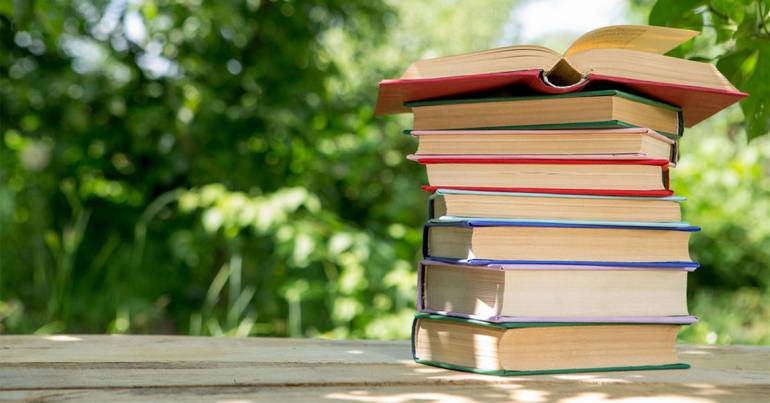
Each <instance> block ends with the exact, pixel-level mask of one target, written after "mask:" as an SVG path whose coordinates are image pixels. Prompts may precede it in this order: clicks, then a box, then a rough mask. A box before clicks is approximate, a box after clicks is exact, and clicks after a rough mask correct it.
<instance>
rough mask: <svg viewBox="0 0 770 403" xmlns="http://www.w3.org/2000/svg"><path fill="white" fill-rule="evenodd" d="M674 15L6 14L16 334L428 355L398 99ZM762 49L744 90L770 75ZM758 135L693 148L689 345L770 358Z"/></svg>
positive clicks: (178, 9) (709, 136)
mask: <svg viewBox="0 0 770 403" xmlns="http://www.w3.org/2000/svg"><path fill="white" fill-rule="evenodd" d="M659 3H661V2H659ZM662 3H669V4H664V5H663V6H661V5H658V6H657V7H658V9H657V11H656V13H657V15H658V17H655V18H659V19H661V21H664V22H666V23H668V24H670V25H675V26H685V27H689V26H691V25H692V24H694V22H693V21H694V19H695V20H697V19H700V20H698V21H701V22H700V24H701V25H704V21H705V22H706V23H705V27H704V28H703V30H704V34H703V35H702V36H701V37H700V38H698V39H697V40H696V41H694V43H691V44H689V45H688V46H686V47H685V48H683V49H681V50H679V51H678V52H679V53H678V54H679V55H687V56H688V57H695V58H700V59H702V60H712V61H717V60H718V58H720V57H723V56H724V55H725V54H726V53H725V52H726V51H727V50H729V49H733V48H735V47H736V46H738V47H739V48H740V47H741V46H744V45H741V44H740V43H739V42H736V41H734V40H733V39H732V37H725V34H724V32H734V31H736V30H738V31H740V30H741V29H743V28H741V27H743V25H740V24H737V22H738V21H743V20H748V18H749V16H750V15H751V14H750V11H751V10H752V9H751V7H754V6H753V5H751V6H747V7H744V8H745V9H746V10H749V11H746V12H744V11H740V12H738V11H736V10H743V9H741V7H743V6H740V7H737V6H734V5H732V3H739V2H731V1H722V2H707V1H704V2H701V3H703V6H702V7H701V6H698V7H700V8H697V9H696V10H695V11H696V12H695V13H694V14H693V13H691V14H687V10H684V11H682V10H683V9H681V10H680V8H681V7H679V8H677V7H674V6H673V5H672V4H675V3H676V2H673V1H665V0H662ZM687 3H688V4H689V3H691V2H687ZM694 3H698V2H694ZM711 3H720V4H721V3H724V4H727V6H726V7H728V9H727V10H725V9H723V8H720V7H725V6H724V4H723V5H721V6H718V5H713V4H711ZM654 4H655V2H654V1H645V0H635V1H611V0H595V1H569V0H552V1H513V0H509V1H504V0H478V1H459V0H458V1H449V0H446V1H437V0H432V1H419V2H417V1H385V2H379V1H371V2H349V1H345V0H324V1H318V2H312V4H310V2H307V3H306V2H301V1H260V0H248V1H243V2H241V1H218V2H202V1H200V0H180V1H163V0H155V1H154V0H128V1H125V0H112V1H85V0H84V1H73V2H61V3H57V2H51V3H47V2H34V3H33V2H29V3H27V2H13V1H10V0H2V1H0V41H1V43H2V47H1V48H0V73H2V74H0V83H1V84H2V85H0V96H1V97H2V98H1V99H2V109H0V118H1V119H2V120H1V121H0V124H1V126H0V140H1V141H0V333H38V334H53V333H92V332H99V333H102V332H109V333H179V334H194V335H233V336H247V335H252V336H255V335H256V336H268V335H269V336H293V337H331V338H381V339H398V338H406V337H408V335H409V332H410V330H411V328H410V324H411V319H412V316H413V314H414V305H415V303H414V299H415V294H416V291H415V282H416V275H415V265H416V262H417V261H418V260H419V257H420V256H419V253H420V252H419V250H420V248H419V245H420V239H421V224H422V222H423V221H424V220H425V205H426V198H427V195H426V194H425V193H423V192H422V191H420V190H419V185H421V184H423V183H425V178H424V174H423V172H422V169H420V168H419V166H417V165H416V164H414V163H410V162H408V161H406V160H405V159H404V156H405V155H406V154H408V153H410V152H412V151H413V150H414V148H415V146H416V144H415V141H414V140H413V139H411V138H409V137H407V136H404V135H402V134H400V133H401V130H402V129H404V128H407V127H409V126H410V118H409V117H408V116H397V117H384V118H383V117H374V116H373V103H374V99H375V97H376V91H377V86H376V84H377V82H378V81H379V80H381V79H383V78H394V77H398V76H399V75H400V74H401V72H402V71H403V70H404V69H405V68H406V67H407V66H408V65H409V63H411V62H412V61H414V60H417V59H421V58H427V57H435V56H440V55H448V54H454V53H460V52H467V51H472V50H482V49H487V48H490V47H495V46H503V45H508V44H517V43H535V44H541V45H545V46H549V47H551V48H553V49H555V50H557V51H562V50H564V49H566V47H567V46H568V45H569V43H570V42H571V41H572V40H573V39H575V38H576V37H577V36H578V35H580V34H581V33H583V32H585V31H588V30H590V29H593V28H598V27H601V26H605V25H611V24H624V23H647V21H648V16H649V15H650V12H651V10H652V8H653V6H654ZM676 4H681V2H680V3H676ZM762 7H764V6H760V5H757V8H756V13H757V14H758V15H761V16H763V18H764V16H767V12H768V10H766V9H764V8H762ZM669 10H670V11H669ZM723 14H724V15H723ZM720 18H722V19H723V20H724V24H722V23H719V22H720V21H722V20H720ZM763 21H764V20H763ZM717 23H719V24H717ZM731 24H732V25H731ZM749 28H751V27H749ZM749 28H746V29H749ZM751 29H754V28H751ZM756 29H758V30H760V31H759V32H760V34H759V36H758V37H757V38H759V39H756V41H757V44H756V47H757V49H760V50H756V52H754V53H752V52H753V50H752V49H753V48H750V46H753V45H746V46H749V49H748V50H746V49H743V48H741V49H743V50H740V49H739V50H740V52H744V53H739V58H738V59H736V60H738V62H739V66H738V67H737V68H736V69H737V70H736V71H739V72H740V74H743V75H744V76H746V75H747V74H749V73H751V72H752V71H754V70H755V69H757V71H759V70H761V69H762V68H763V66H770V64H769V63H770V62H769V61H768V60H770V46H769V45H768V43H770V39H768V38H770V33H768V32H767V28H766V27H765V28H764V31H762V27H761V26H759V27H758V28H756ZM762 32H764V33H766V34H767V36H766V37H763V36H762V35H764V34H763V33H762ZM762 38H764V39H762ZM762 40H764V41H765V42H761V43H760V41H762ZM736 43H737V45H736ZM762 46H764V47H762ZM762 49H764V50H762ZM762 52H767V53H762ZM763 55H765V56H763ZM730 60H733V59H730ZM730 60H728V62H730ZM741 63H742V64H741ZM763 63H765V64H764V65H763ZM757 66H759V67H757ZM767 71H770V68H768V69H767ZM747 72H748V73H747ZM736 74H737V73H736ZM768 74H770V73H768ZM736 77H737V76H736ZM756 77H759V78H757V80H759V79H761V78H762V77H760V75H759V74H756ZM731 78H732V77H731ZM744 78H745V77H744ZM766 78H767V80H765V81H764V82H765V83H768V84H767V85H765V86H764V87H761V86H757V87H756V88H757V92H756V93H755V92H754V91H753V90H752V89H750V90H749V92H752V94H754V96H753V98H752V99H754V100H756V101H755V102H756V103H755V104H754V105H760V106H757V107H756V108H759V109H756V111H757V112H756V116H759V117H760V118H763V119H764V117H766V116H767V115H762V113H764V112H762V111H763V109H762V108H763V107H761V105H762V104H764V105H766V104H767V102H768V99H769V98H763V97H764V96H765V95H763V94H767V91H768V88H770V77H766ZM746 80H748V79H746ZM747 82H749V81H747ZM763 91H764V92H763ZM768 109H770V108H768ZM751 110H752V111H754V110H755V109H751ZM752 116H754V112H752ZM744 123H745V119H744V113H743V112H742V110H741V108H740V107H738V106H734V107H731V108H730V109H728V110H726V111H724V112H722V113H720V114H718V115H717V116H715V117H713V118H712V119H710V120H709V121H707V122H705V123H702V124H700V125H698V126H697V127H695V128H692V129H690V130H688V131H686V134H685V136H684V140H683V141H682V147H681V149H682V159H681V163H680V164H679V166H678V167H677V168H676V169H675V170H674V171H673V173H672V175H673V185H672V187H673V188H674V189H675V190H676V192H677V193H678V194H680V195H683V196H686V197H688V198H689V201H688V202H687V203H685V205H684V209H685V210H684V211H685V219H686V220H687V221H689V222H691V223H693V224H697V225H700V226H702V227H703V231H702V232H700V233H698V234H696V235H695V236H694V237H693V240H692V242H691V250H692V254H693V256H694V258H695V259H696V260H699V261H700V262H701V264H702V266H701V268H700V269H699V270H697V271H696V272H695V273H694V274H692V275H691V276H690V284H689V301H690V310H691V312H692V313H693V314H695V315H698V316H700V318H701V321H700V322H699V323H698V324H697V325H694V326H691V327H689V328H688V329H687V330H686V331H684V332H683V333H682V334H681V335H680V339H681V340H682V341H686V342H696V343H710V344H713V343H717V344H723V343H727V344H729V343H750V344H769V343H770V289H769V288H768V287H769V285H770V197H769V196H770V179H768V178H769V177H770V175H768V172H770V142H769V141H768V139H767V136H765V137H762V136H759V137H757V136H756V135H757V134H761V133H762V132H765V131H766V126H761V125H760V126H750V127H754V129H752V130H753V131H752V132H751V133H752V137H756V138H754V139H753V140H751V141H749V140H748V138H749V136H747V133H746V129H745V124H744ZM757 127H759V128H758V129H757Z"/></svg>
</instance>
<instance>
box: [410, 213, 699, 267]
mask: <svg viewBox="0 0 770 403" xmlns="http://www.w3.org/2000/svg"><path fill="white" fill-rule="evenodd" d="M438 226H449V227H466V228H473V227H551V228H553V227H556V228H559V227H560V228H606V229H635V230H649V231H684V232H698V231H700V227H697V226H693V225H689V224H686V225H681V226H676V227H670V226H668V225H666V223H653V222H650V223H639V225H626V224H618V223H601V224H597V223H594V222H590V221H587V222H577V223H576V222H558V221H555V222H540V221H528V220H506V221H499V220H488V219H470V220H457V221H448V222H442V221H437V220H434V221H428V222H427V223H426V224H425V226H424V227H423V233H422V255H423V256H424V257H425V258H430V259H432V260H434V261H439V262H445V263H458V264H467V265H473V266H483V265H489V264H528V265H532V264H546V265H578V266H609V267H652V268H666V267H682V268H684V267H691V268H695V267H698V263H696V262H693V261H670V262H603V261H574V260H563V261H555V260H491V259H478V258H471V259H453V258H443V257H440V256H431V255H430V253H429V251H428V230H429V229H430V228H431V227H438Z"/></svg>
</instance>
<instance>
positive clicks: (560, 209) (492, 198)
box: [428, 189, 685, 222]
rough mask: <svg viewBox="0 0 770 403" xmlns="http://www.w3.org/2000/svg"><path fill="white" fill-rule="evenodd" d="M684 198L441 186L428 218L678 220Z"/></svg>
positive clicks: (429, 200)
mask: <svg viewBox="0 0 770 403" xmlns="http://www.w3.org/2000/svg"><path fill="white" fill-rule="evenodd" d="M684 200H685V198H684V197H678V196H668V197H631V196H626V197H622V196H592V195H574V194H558V193H513V192H481V191H473V190H470V191H469V190H454V189H438V190H436V192H435V193H433V194H432V195H431V196H430V197H429V198H428V218H429V219H443V220H446V219H455V218H470V219H473V218H482V219H483V218H487V219H514V220H592V221H613V222H624V221H646V222H678V221H680V220H681V219H682V212H681V208H680V203H681V202H682V201H684Z"/></svg>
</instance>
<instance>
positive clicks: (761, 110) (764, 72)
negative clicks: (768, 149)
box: [739, 43, 770, 139]
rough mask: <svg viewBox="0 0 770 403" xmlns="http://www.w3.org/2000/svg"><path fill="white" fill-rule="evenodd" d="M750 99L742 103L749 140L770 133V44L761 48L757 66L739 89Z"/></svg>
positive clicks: (763, 44) (764, 44)
mask: <svg viewBox="0 0 770 403" xmlns="http://www.w3.org/2000/svg"><path fill="white" fill-rule="evenodd" d="M739 89H741V90H742V91H745V92H748V93H749V97H748V98H746V99H745V100H743V101H742V102H741V109H742V110H743V115H744V116H745V117H746V133H747V134H748V137H749V139H753V138H756V137H759V136H763V135H765V134H767V133H768V131H770V106H768V102H767V100H768V99H770V43H762V44H761V45H760V46H759V50H758V54H757V61H756V66H755V67H754V69H753V72H752V74H751V76H750V77H749V78H748V80H747V81H746V82H745V84H743V85H742V86H741V87H739Z"/></svg>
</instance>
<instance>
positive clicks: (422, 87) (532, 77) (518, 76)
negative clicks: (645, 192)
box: [375, 70, 748, 127]
mask: <svg viewBox="0 0 770 403" xmlns="http://www.w3.org/2000/svg"><path fill="white" fill-rule="evenodd" d="M542 74H543V71H542V70H521V71H510V72H501V73H488V74H472V75H462V76H452V77H438V78H423V79H403V80H383V81H381V82H380V85H379V87H380V91H379V96H378V97H377V107H376V110H375V112H376V113H377V114H378V115H384V114H389V113H398V112H408V111H409V108H407V107H405V106H404V103H405V102H412V101H421V100H427V99H434V98H446V97H455V96H458V97H459V96H463V95H466V94H472V93H478V92H483V91H490V90H497V89H501V90H505V89H509V90H511V92H514V93H516V92H519V93H520V92H529V93H532V92H534V93H539V94H562V93H568V92H575V91H580V90H583V89H585V88H586V87H591V88H595V87H602V86H603V87H607V86H611V87H613V88H617V87H623V88H625V89H629V90H631V91H632V92H635V93H637V94H639V95H642V96H645V97H648V98H652V99H656V100H659V101H663V102H666V103H669V104H672V105H677V106H679V107H681V108H682V111H683V113H684V122H685V126H687V127H691V126H693V125H695V124H697V123H699V122H701V121H702V120H704V119H706V118H708V117H710V116H711V115H713V114H715V113H717V112H719V111H721V110H722V109H724V108H726V107H728V106H730V105H732V104H734V103H735V102H738V101H739V100H741V99H742V98H744V97H746V96H747V95H748V94H746V93H743V92H740V91H729V90H720V89H713V88H707V87H695V86H687V85H679V84H669V83H661V82H653V81H644V80H633V79H626V78H620V77H611V76H603V75H599V74H593V73H589V74H588V76H587V77H586V79H585V80H583V81H582V82H580V83H579V84H576V85H572V86H569V87H554V86H552V85H549V84H546V83H545V82H544V81H543V79H542V78H541V77H542Z"/></svg>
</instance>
